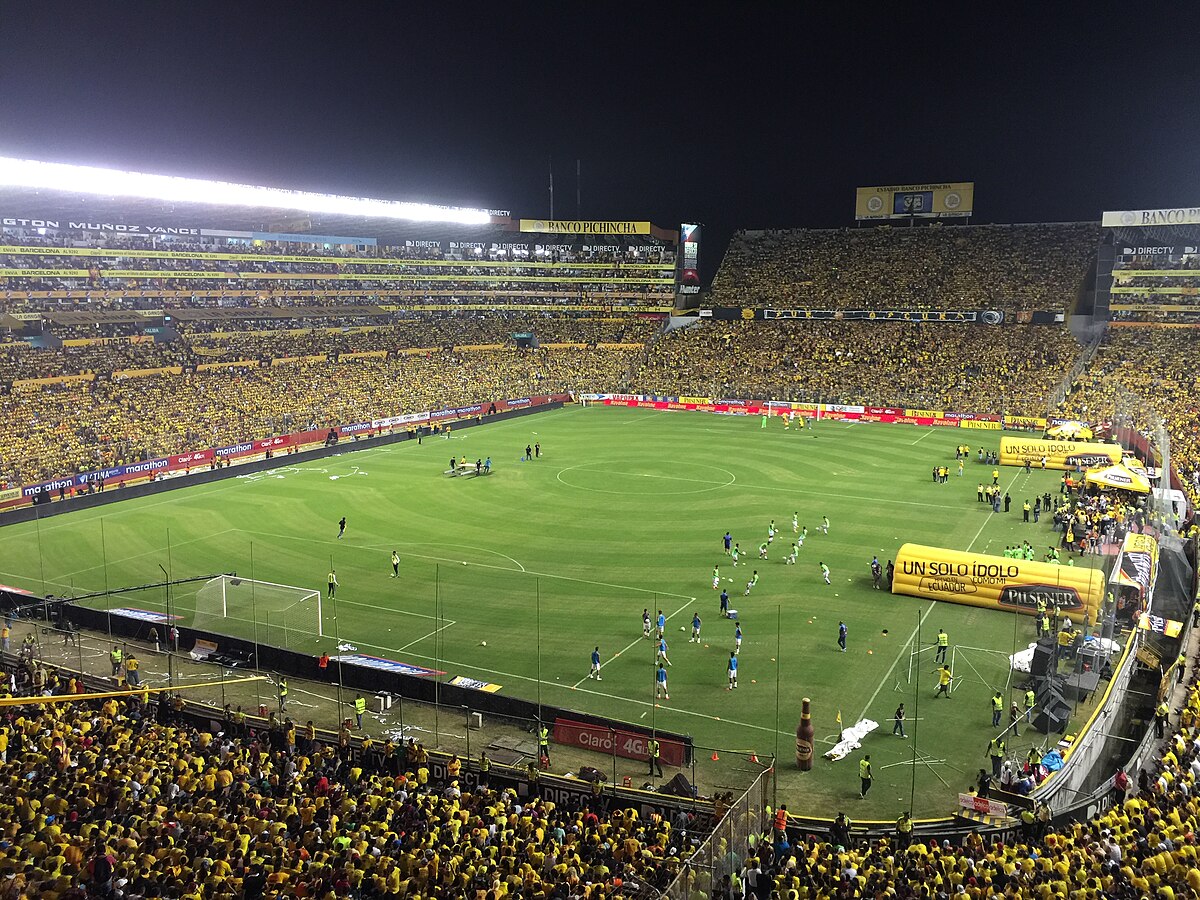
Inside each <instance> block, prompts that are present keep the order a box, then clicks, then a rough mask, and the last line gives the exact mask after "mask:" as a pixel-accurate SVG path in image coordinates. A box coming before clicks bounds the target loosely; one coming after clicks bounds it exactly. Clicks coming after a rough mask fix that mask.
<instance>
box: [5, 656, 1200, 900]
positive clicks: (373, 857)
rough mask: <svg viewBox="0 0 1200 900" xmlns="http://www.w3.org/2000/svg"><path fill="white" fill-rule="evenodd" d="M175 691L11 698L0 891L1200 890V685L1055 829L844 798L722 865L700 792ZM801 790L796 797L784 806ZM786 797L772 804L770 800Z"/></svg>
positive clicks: (75, 898)
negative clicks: (676, 800)
mask: <svg viewBox="0 0 1200 900" xmlns="http://www.w3.org/2000/svg"><path fill="white" fill-rule="evenodd" d="M21 659H22V662H21V664H20V665H19V667H18V669H17V670H16V671H15V672H14V673H13V674H12V676H11V678H7V679H5V680H4V682H3V686H2V687H0V695H8V694H9V693H10V690H11V691H12V692H13V693H15V694H16V695H18V696H26V697H33V696H42V697H52V696H55V697H60V698H61V697H69V696H73V695H75V694H78V693H82V692H83V690H84V688H83V685H82V683H80V682H77V681H76V680H75V679H74V678H68V677H67V676H62V677H60V676H59V675H58V674H57V673H56V672H54V671H53V670H47V669H46V668H44V667H42V666H41V665H40V664H39V663H38V661H37V659H36V655H35V654H33V653H29V654H27V653H25V651H24V650H23V651H22V653H21ZM182 712H183V705H182V698H181V697H179V696H178V695H176V696H174V697H170V696H166V695H163V696H156V697H154V698H153V699H152V698H151V696H150V695H149V694H138V695H134V696H130V697H121V698H108V699H104V700H102V701H101V700H73V701H62V700H59V701H57V702H53V703H39V704H36V705H35V704H27V705H23V706H15V707H9V708H7V709H6V710H5V711H4V713H3V715H0V783H3V784H5V785H6V790H5V791H4V792H3V794H2V795H0V813H2V814H3V821H4V825H3V828H2V831H0V897H3V898H4V900H9V898H12V900H22V898H26V897H42V898H51V900H89V898H99V897H103V898H113V900H117V898H119V900H142V898H154V897H178V898H184V900H209V898H224V897H231V898H236V897H241V898H248V900H262V898H271V900H274V898H282V897H300V898H305V897H310V898H322V900H324V898H334V897H353V898H357V900H375V898H380V900H383V898H388V900H391V898H406V897H412V898H415V897H465V898H472V900H500V898H505V897H528V898H545V900H566V898H573V897H579V898H587V900H601V898H608V897H616V896H633V897H648V896H654V895H656V894H657V893H658V892H659V891H662V890H663V889H665V888H667V887H668V886H669V885H671V884H672V882H673V881H674V880H675V879H676V878H677V877H679V878H680V882H681V886H682V890H679V889H678V887H677V888H676V889H675V891H674V893H673V896H679V897H686V898H689V900H690V898H696V900H701V898H704V900H764V898H776V897H778V898H788V900H810V898H818V897H895V898H903V900H908V898H929V900H934V898H938V900H940V898H947V900H949V898H951V897H959V896H962V897H968V898H974V900H993V898H1000V897H1006V898H1007V897H1014V898H1015V897H1037V898H1043V900H1051V898H1057V897H1063V898H1067V897H1070V898H1080V900H1100V898H1119V900H1123V898H1143V897H1159V898H1176V897H1184V896H1189V897H1190V896H1196V895H1197V894H1198V893H1200V847H1198V846H1197V842H1196V838H1195V834H1194V824H1195V821H1196V820H1197V818H1200V793H1197V791H1196V789H1195V785H1196V781H1197V778H1198V777H1200V688H1198V687H1197V683H1196V677H1195V673H1194V671H1193V672H1192V673H1191V681H1190V682H1189V684H1188V686H1187V689H1186V698H1185V699H1184V701H1183V703H1182V710H1181V711H1180V713H1179V718H1178V726H1179V727H1178V729H1177V730H1175V731H1173V732H1172V733H1170V734H1168V735H1167V736H1166V737H1165V739H1164V740H1163V741H1162V742H1161V743H1160V744H1159V745H1158V746H1157V749H1156V750H1155V751H1154V753H1153V756H1152V760H1153V761H1152V762H1151V763H1150V764H1148V765H1147V766H1146V767H1145V768H1144V769H1142V770H1141V771H1139V772H1137V773H1136V776H1135V777H1130V776H1129V775H1128V774H1126V773H1124V772H1121V773H1119V775H1118V776H1117V778H1116V779H1115V780H1114V783H1113V785H1112V787H1111V788H1110V790H1112V791H1114V792H1115V794H1116V797H1115V803H1114V804H1113V805H1112V806H1111V807H1110V808H1108V809H1107V810H1106V811H1104V812H1096V813H1094V814H1092V815H1091V816H1090V817H1089V818H1086V819H1083V820H1080V821H1075V822H1071V823H1066V824H1061V825H1055V824H1053V822H1052V819H1051V816H1050V815H1049V811H1048V810H1047V809H1046V808H1045V807H1044V806H1042V805H1040V804H1034V805H1033V808H1032V809H1029V810H1024V811H1022V812H1021V816H1020V825H1019V833H1018V834H1017V835H1016V836H1015V837H1008V838H1006V839H1004V840H1000V839H996V838H994V837H990V836H987V835H985V834H981V833H979V832H971V833H969V834H967V835H966V836H965V837H964V838H963V839H962V842H961V843H956V844H952V843H951V842H950V841H949V840H944V841H940V842H939V841H937V840H928V839H926V840H922V839H920V837H918V836H916V835H914V829H913V826H912V823H911V820H910V819H908V817H907V814H904V815H903V816H901V817H900V819H899V820H898V821H897V823H896V826H895V829H894V831H893V833H891V834H890V835H887V836H880V835H879V832H878V831H876V832H875V836H873V837H871V836H867V835H865V834H864V833H863V832H861V831H859V830H857V829H856V827H855V823H854V822H852V821H851V819H850V818H849V817H848V816H846V815H845V814H844V813H838V815H837V817H836V818H835V819H834V821H833V825H832V827H831V829H830V833H829V836H828V837H827V838H820V837H817V836H814V835H809V836H806V837H804V838H802V839H801V838H798V837H797V835H796V833H795V832H793V831H789V829H787V828H785V827H783V825H782V824H780V823H781V822H783V823H786V821H787V815H786V811H785V810H781V811H780V812H781V813H782V818H781V819H780V820H777V821H775V822H774V825H775V827H772V828H768V829H766V830H765V831H763V833H762V834H761V835H757V836H756V837H758V840H755V841H752V842H751V844H750V848H749V851H748V852H747V853H745V854H742V853H740V852H739V851H737V850H735V848H734V847H732V846H730V845H729V844H728V843H725V842H724V839H723V838H718V839H715V840H716V841H717V843H716V844H715V845H714V846H713V851H712V853H711V855H709V854H708V853H705V854H704V856H705V857H706V858H710V859H712V861H713V866H712V867H711V868H710V867H708V866H707V865H700V866H697V867H695V868H691V867H688V866H687V865H686V861H687V860H688V859H689V857H690V856H691V853H692V851H693V850H694V849H695V848H696V847H697V846H698V845H699V843H700V842H701V841H702V840H703V839H704V837H705V835H704V834H703V833H702V832H699V831H697V830H696V829H695V828H694V827H693V822H692V820H691V818H690V816H689V815H688V813H687V811H686V810H681V811H680V812H679V814H678V815H671V816H663V815H659V814H656V813H654V814H644V813H641V812H639V811H638V809H636V808H634V807H633V806H631V805H626V804H622V803H621V802H620V801H619V800H615V799H614V798H613V797H610V796H607V794H606V792H604V791H602V790H593V791H592V792H591V793H592V796H593V797H594V798H595V802H588V801H583V800H580V801H572V802H567V803H554V802H550V801H548V800H545V799H541V798H539V797H538V796H537V789H536V779H534V780H532V781H530V782H527V784H528V787H529V790H528V792H518V791H517V790H514V789H512V788H504V789H499V788H494V787H491V786H490V784H489V779H487V778H483V779H481V783H480V784H478V785H477V786H475V787H474V788H472V787H471V786H470V784H469V783H468V782H467V781H466V780H461V781H460V778H461V771H462V764H461V761H460V760H458V759H457V758H454V759H451V760H450V761H449V763H448V765H447V766H446V774H445V776H444V777H442V778H440V779H439V778H435V777H433V776H432V772H433V769H434V767H433V766H432V765H431V762H430V757H429V752H428V751H427V750H426V749H425V748H424V747H423V746H422V745H421V743H420V742H419V741H416V740H411V739H410V740H407V741H401V742H399V743H396V742H393V741H392V740H391V739H390V738H387V739H384V740H382V741H375V740H372V739H371V738H370V736H369V735H363V738H364V740H363V741H362V746H361V747H358V748H355V747H354V745H353V742H352V741H351V739H350V731H349V729H348V726H347V727H343V729H342V731H341V732H340V733H339V734H338V735H337V736H336V738H335V737H334V736H333V735H329V736H328V739H324V737H323V734H322V733H321V732H318V731H316V730H315V729H312V728H311V725H312V723H311V722H310V723H308V724H307V725H301V724H300V723H298V722H295V721H293V720H292V719H291V718H289V717H283V718H280V717H278V716H276V715H275V714H272V715H271V717H270V720H269V723H268V725H267V727H264V728H261V729H257V730H251V729H249V728H248V727H247V726H246V724H245V723H244V721H243V720H242V719H240V718H239V716H238V714H237V713H232V712H230V710H229V708H228V707H227V708H226V711H225V714H224V722H223V726H222V727H221V730H219V731H216V732H215V733H214V731H210V730H207V729H203V728H200V727H197V726H196V725H195V724H193V723H192V722H190V721H189V720H188V719H186V718H185V717H184V715H182ZM785 809H786V808H785ZM771 812H772V811H771V810H768V814H770V813H771Z"/></svg>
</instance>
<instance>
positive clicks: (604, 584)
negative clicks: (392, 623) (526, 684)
mask: <svg viewBox="0 0 1200 900" xmlns="http://www.w3.org/2000/svg"><path fill="white" fill-rule="evenodd" d="M242 533H243V534H253V535H257V536H258V537H269V538H279V539H281V540H288V541H307V542H308V543H310V544H330V545H334V546H340V547H353V548H354V549H355V550H374V548H373V547H369V546H363V545H362V544H347V543H346V542H344V541H336V540H334V541H331V540H327V539H324V538H310V537H303V536H301V535H296V534H275V533H272V532H268V531H247V530H245V529H242ZM408 555H409V556H411V557H415V558H416V559H428V560H432V561H434V562H444V563H461V562H462V560H460V559H448V558H446V557H444V556H428V555H426V554H423V553H409V554H408ZM471 565H473V566H475V567H477V568H482V569H496V570H498V571H500V572H516V573H517V574H518V575H533V576H534V577H536V578H557V579H558V580H559V581H574V582H576V583H577V584H590V585H593V586H595V587H609V588H617V589H618V590H622V591H636V592H637V593H639V594H660V595H661V596H663V597H683V598H685V599H687V600H689V601H691V600H693V599H694V598H692V597H691V596H690V595H688V594H676V593H674V592H672V591H659V590H655V589H654V588H643V587H634V586H632V585H628V584H613V583H612V582H608V581H592V580H591V579H588V578H575V577H574V576H572V575H555V574H554V573H553V572H534V571H532V570H531V569H526V570H525V571H522V570H521V569H514V568H512V567H511V566H496V565H492V564H491V563H481V562H472V563H471ZM518 565H519V564H518Z"/></svg>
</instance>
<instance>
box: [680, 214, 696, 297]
mask: <svg viewBox="0 0 1200 900" xmlns="http://www.w3.org/2000/svg"><path fill="white" fill-rule="evenodd" d="M698 293H700V226H699V225H680V226H679V296H681V297H683V296H688V295H691V294H698Z"/></svg>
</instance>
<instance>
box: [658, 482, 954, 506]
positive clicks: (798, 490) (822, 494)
mask: <svg viewBox="0 0 1200 900" xmlns="http://www.w3.org/2000/svg"><path fill="white" fill-rule="evenodd" d="M662 477H666V476H662ZM692 480H698V479H692ZM706 483H707V484H717V485H721V486H725V482H721V481H710V482H706ZM738 485H739V486H740V487H742V488H744V489H746V490H751V491H783V492H786V493H789V494H811V495H812V496H814V497H827V498H830V499H838V500H843V499H844V500H863V501H866V502H868V503H898V504H900V505H902V506H924V507H928V508H929V509H942V510H944V509H945V508H946V504H944V503H922V502H921V501H920V500H895V499H892V498H891V497H862V496H859V495H857V494H846V493H842V492H841V491H837V492H831V491H810V490H808V489H806V488H791V487H780V486H779V485H777V484H771V485H761V484H746V483H745V482H738Z"/></svg>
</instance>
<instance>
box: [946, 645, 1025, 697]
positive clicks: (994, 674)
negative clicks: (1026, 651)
mask: <svg viewBox="0 0 1200 900" xmlns="http://www.w3.org/2000/svg"><path fill="white" fill-rule="evenodd" d="M950 672H951V674H952V675H953V677H954V684H955V685H956V686H957V685H960V684H968V683H973V684H978V685H983V686H984V687H986V688H987V689H988V690H989V691H991V692H995V691H999V692H1000V693H1002V694H1005V695H1007V694H1008V691H1009V689H1010V688H1011V686H1012V659H1011V658H1010V657H1009V655H1008V654H1007V653H1005V652H1004V651H1002V650H990V649H988V648H986V647H966V646H963V645H961V644H958V645H955V647H954V648H953V651H952V652H951V654H950Z"/></svg>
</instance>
